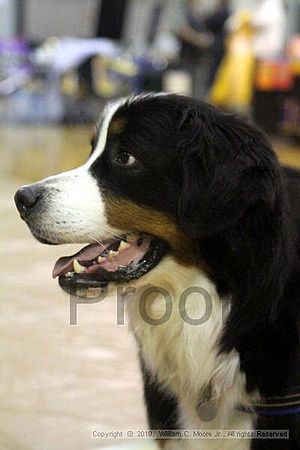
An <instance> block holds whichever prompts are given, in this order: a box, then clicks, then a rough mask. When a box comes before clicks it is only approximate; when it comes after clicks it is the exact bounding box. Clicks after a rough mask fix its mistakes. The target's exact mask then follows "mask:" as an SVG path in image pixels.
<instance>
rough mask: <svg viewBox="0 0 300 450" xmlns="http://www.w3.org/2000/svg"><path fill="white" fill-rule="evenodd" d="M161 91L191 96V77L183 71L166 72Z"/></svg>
mask: <svg viewBox="0 0 300 450" xmlns="http://www.w3.org/2000/svg"><path fill="white" fill-rule="evenodd" d="M163 91H165V92H170V93H172V94H183V95H192V77H191V75H190V74H189V73H188V72H185V71H184V70H168V71H167V72H166V73H165V75H164V77H163Z"/></svg>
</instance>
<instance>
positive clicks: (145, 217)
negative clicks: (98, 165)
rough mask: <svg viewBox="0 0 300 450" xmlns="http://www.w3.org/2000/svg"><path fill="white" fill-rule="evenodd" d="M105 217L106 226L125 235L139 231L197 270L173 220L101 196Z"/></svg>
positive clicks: (188, 242)
mask: <svg viewBox="0 0 300 450" xmlns="http://www.w3.org/2000/svg"><path fill="white" fill-rule="evenodd" d="M104 204H105V214H106V218H107V222H108V223H109V225H111V226H112V227H115V228H119V229H122V230H124V231H140V232H145V233H149V234H152V235H154V236H157V237H159V238H161V239H163V240H164V241H166V242H167V243H168V244H169V246H170V249H171V252H172V254H173V255H174V256H175V258H176V259H178V260H179V261H180V262H181V263H183V264H189V265H190V264H192V265H197V266H200V267H201V268H203V269H205V270H206V271H207V268H206V266H205V264H204V263H203V264H201V263H200V264H199V261H198V260H197V259H196V257H195V256H194V255H195V249H194V246H193V242H192V240H191V239H189V237H188V236H186V234H185V233H184V232H183V231H182V230H181V228H180V227H179V225H178V224H177V223H176V221H175V220H174V219H173V217H172V216H170V215H168V214H165V213H163V212H161V211H157V210H155V209H154V208H150V207H148V206H147V207H146V206H140V205H137V204H136V203H134V202H132V201H130V200H126V199H122V198H116V197H110V196H104Z"/></svg>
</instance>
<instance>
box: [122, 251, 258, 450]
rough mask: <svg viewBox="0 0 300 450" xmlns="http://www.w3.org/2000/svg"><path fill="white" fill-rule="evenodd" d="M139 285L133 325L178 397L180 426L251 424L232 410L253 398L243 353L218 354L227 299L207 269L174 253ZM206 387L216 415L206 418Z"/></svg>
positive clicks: (144, 352)
mask: <svg viewBox="0 0 300 450" xmlns="http://www.w3.org/2000/svg"><path fill="white" fill-rule="evenodd" d="M135 287H136V292H135V294H134V296H133V298H131V299H130V300H129V301H128V302H126V305H127V312H128V316H129V321H130V326H131V328H132V330H133V332H134V334H135V336H136V339H137V342H138V345H139V347H140V352H141V357H142V359H143V361H144V364H145V366H146V367H147V370H148V371H149V372H150V373H152V374H153V376H154V377H155V378H156V379H157V380H158V382H159V383H160V385H161V386H163V387H164V388H166V389H167V390H169V391H170V392H171V393H172V394H173V395H174V396H175V397H176V398H177V401H178V405H179V409H180V417H179V423H178V428H187V429H191V428H195V429H198V428H199V429H207V428H210V429H224V428H231V427H234V426H235V423H236V425H238V426H237V428H243V429H245V428H247V429H250V428H252V420H251V419H250V416H248V414H245V413H238V412H236V411H235V410H234V406H235V405H237V404H239V403H240V402H243V403H244V404H245V403H246V402H247V401H249V399H248V398H247V395H246V393H245V376H244V374H243V373H242V372H241V371H240V361H239V355H238V353H237V352H235V351H232V352H231V353H229V354H225V353H221V354H219V347H218V343H219V339H220V337H221V334H222V329H223V325H224V323H225V320H226V317H227V315H228V311H229V308H230V302H229V299H220V298H219V296H218V294H217V292H216V289H215V286H214V285H213V283H212V282H211V281H210V280H209V279H208V277H207V276H206V274H205V273H204V272H201V271H200V270H199V269H198V268H196V267H184V266H181V265H180V264H179V263H178V262H177V261H176V260H175V259H174V258H173V257H172V256H171V255H168V256H166V257H165V258H164V259H163V261H161V263H160V264H159V266H158V267H157V268H155V269H153V270H152V271H151V272H149V273H148V274H147V275H145V276H144V277H142V278H141V279H140V280H139V281H138V282H137V283H136V285H135ZM147 290H148V291H147ZM146 297H147V301H146V300H145V299H146ZM141 299H142V301H141ZM162 318H163V320H162V321H161V319H162ZM161 322H162V323H161ZM197 322H198V324H197ZM208 386H209V387H210V389H211V395H212V397H213V398H214V399H216V402H217V414H216V417H215V418H214V419H213V420H212V421H210V422H205V421H203V420H201V418H200V417H199V416H198V415H197V412H196V410H197V405H198V404H199V401H201V396H203V395H204V392H205V390H206V389H207V387H208ZM246 425H247V426H246ZM195 442H197V441H195ZM165 445H166V446H165V447H163V448H164V449H165V448H170V449H173V448H174V449H175V448H176V446H175V444H172V443H170V444H168V446H167V444H165ZM172 445H173V446H172ZM189 445H192V444H189ZM195 445H196V444H195ZM198 445H199V441H198ZM180 448H187V449H190V448H191V449H194V448H197V449H198V448H199V446H198V447H197V445H196V446H195V447H193V446H187V447H184V446H181V447H180ZM201 448H202V447H201ZM203 448H206V447H203ZM208 448H211V447H208ZM224 448H225V447H224ZM237 448H238V447H237ZM241 448H247V447H241Z"/></svg>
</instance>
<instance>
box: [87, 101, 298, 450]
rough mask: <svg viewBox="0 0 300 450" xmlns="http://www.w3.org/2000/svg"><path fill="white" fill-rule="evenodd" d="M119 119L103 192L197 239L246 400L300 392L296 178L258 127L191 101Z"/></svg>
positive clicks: (146, 106)
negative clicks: (122, 158) (227, 306)
mask: <svg viewBox="0 0 300 450" xmlns="http://www.w3.org/2000/svg"><path fill="white" fill-rule="evenodd" d="M117 118H123V119H125V123H126V126H125V130H124V131H123V132H122V133H121V134H120V135H117V136H115V135H112V136H109V137H108V140H107V145H106V149H105V151H104V153H103V154H102V156H101V158H99V160H97V161H96V162H95V163H94V165H93V167H92V173H93V175H94V176H95V177H96V178H97V179H98V180H101V181H99V183H100V184H101V188H102V189H104V190H106V191H107V192H108V193H109V195H112V196H114V195H117V196H121V197H125V198H129V199H131V200H134V201H135V202H137V203H140V204H141V205H149V206H151V207H154V208H156V209H159V210H162V211H164V212H168V213H170V214H172V215H173V216H174V217H175V218H176V220H177V221H178V222H179V223H180V225H181V226H182V228H183V229H184V231H185V232H186V234H187V235H188V236H190V237H191V238H192V239H193V240H194V243H195V252H197V254H198V256H199V260H204V261H205V262H206V263H207V264H208V266H209V267H210V269H211V273H212V278H213V281H214V282H215V284H216V286H217V289H218V292H219V293H220V295H230V296H231V298H232V309H231V312H230V315H229V318H228V320H227V323H226V330H225V333H224V335H223V337H222V341H221V351H223V352H229V351H231V350H232V349H236V350H237V351H238V352H239V354H240V359H241V366H242V369H243V370H244V372H245V373H246V378H247V387H248V389H249V390H250V391H252V390H254V389H258V390H259V392H260V393H261V394H262V395H266V396H272V395H281V394H282V393H283V392H285V391H288V390H289V388H291V387H292V386H295V385H299V386H300V354H299V310H300V308H299V303H300V277H299V250H300V242H299V230H300V228H299V227H300V206H299V205H300V201H299V200H300V198H299V197H300V173H299V172H298V171H297V170H292V169H287V168H284V167H281V166H280V165H279V163H278V161H277V158H276V156H275V154H274V152H273V150H272V148H271V146H270V144H269V143H268V142H267V140H266V138H265V136H264V135H263V134H262V132H261V131H260V130H258V129H257V128H256V127H254V126H253V125H250V124H248V123H246V122H244V121H243V120H241V119H239V118H238V117H236V116H235V115H228V114H224V113H222V112H220V111H219V110H217V109H215V108H214V107H212V106H210V105H207V104H205V103H202V102H197V101H194V100H192V99H188V98H186V97H181V96H173V95H168V96H153V97H151V96H146V97H144V98H140V99H137V100H134V101H132V102H127V103H126V104H124V105H123V106H121V107H120V108H119V109H118V111H117V112H116V113H115V116H114V119H117ZM120 151H121V152H122V151H127V152H129V153H132V154H134V155H135V156H136V158H137V161H138V163H137V164H136V166H135V167H134V168H133V169H128V170H127V169H126V170H124V167H118V165H116V164H115V163H114V158H115V155H116V154H118V152H120ZM145 384H146V388H145V389H146V391H145V392H146V399H147V403H148V407H149V408H150V411H152V410H153V408H152V407H151V405H153V404H156V400H155V399H153V396H151V395H150V394H151V392H152V393H153V390H154V391H155V389H156V388H155V386H154V385H151V386H150V384H149V379H148V378H147V375H145ZM158 395H159V394H158V393H157V392H156V395H155V396H156V397H157V396H158ZM153 402H154V403H153ZM167 409H168V408H167ZM154 410H155V408H154ZM152 413H153V411H152V412H151V414H150V416H151V417H152ZM153 420H154V419H153V418H152V419H151V421H152V422H153ZM297 420H298V419H295V417H294V416H291V418H290V421H289V419H284V421H282V422H280V419H276V421H275V422H276V424H275V422H274V421H272V420H269V425H272V426H273V425H274V426H275V425H276V427H277V425H278V426H280V427H282V428H288V427H289V426H290V427H292V428H294V427H295V424H296V423H297V426H298V424H299V421H298V422H297ZM157 421H158V423H161V420H160V417H158V418H157ZM270 427H271V426H270ZM276 427H275V428H276ZM298 431H299V430H298ZM295 433H296V431H295V429H294V435H295ZM293 442H294V444H295V442H296V441H295V440H294V441H293ZM294 444H293V445H294ZM276 445H277V444H274V446H273V444H272V443H271V442H269V444H268V447H267V448H270V449H271V448H274V449H275V448H277V447H276ZM280 445H281V447H280V448H281V449H283V448H293V449H294V448H296V447H295V446H293V447H284V446H283V443H282V442H281V444H280ZM284 445H288V444H284ZM295 445H296V444H295ZM257 448H263V447H259V446H258V447H257Z"/></svg>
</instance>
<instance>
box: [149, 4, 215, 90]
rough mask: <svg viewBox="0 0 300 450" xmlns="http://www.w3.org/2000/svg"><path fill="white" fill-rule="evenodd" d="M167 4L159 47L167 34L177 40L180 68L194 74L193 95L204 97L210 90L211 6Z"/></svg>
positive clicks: (160, 26)
mask: <svg viewBox="0 0 300 450" xmlns="http://www.w3.org/2000/svg"><path fill="white" fill-rule="evenodd" d="M164 5H165V7H164V10H163V14H162V16H161V22H160V24H159V26H158V31H157V39H156V42H155V44H156V45H159V44H160V42H162V41H163V39H166V36H167V35H168V36H169V37H171V36H172V37H173V38H174V39H176V40H177V42H178V44H179V54H178V55H177V56H178V60H179V63H178V64H177V69H181V70H183V71H185V72H187V73H188V74H189V75H190V78H191V84H192V88H191V92H190V93H191V94H192V95H193V96H194V97H196V98H201V97H203V96H204V95H205V93H206V89H207V77H208V67H209V63H208V57H209V52H210V47H211V44H212V39H213V37H212V34H211V33H210V32H208V31H207V30H206V27H205V23H204V20H205V17H206V14H207V3H206V2H204V1H201V0H166V1H165V2H164ZM210 9H211V7H210Z"/></svg>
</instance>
